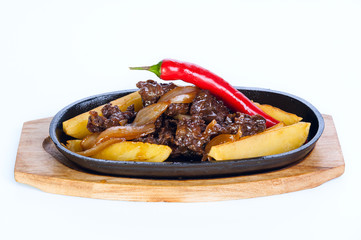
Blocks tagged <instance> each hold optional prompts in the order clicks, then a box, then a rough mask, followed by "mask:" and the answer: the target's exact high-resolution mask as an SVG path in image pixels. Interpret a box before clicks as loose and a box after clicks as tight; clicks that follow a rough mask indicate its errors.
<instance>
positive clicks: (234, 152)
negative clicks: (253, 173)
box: [208, 122, 311, 161]
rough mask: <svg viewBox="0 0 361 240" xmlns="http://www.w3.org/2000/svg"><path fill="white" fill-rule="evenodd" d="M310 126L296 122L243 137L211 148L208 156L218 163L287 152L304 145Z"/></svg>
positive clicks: (309, 124)
mask: <svg viewBox="0 0 361 240" xmlns="http://www.w3.org/2000/svg"><path fill="white" fill-rule="evenodd" d="M310 126H311V123H307V122H298V123H295V124H293V125H289V126H285V127H281V128H276V129H273V130H269V131H264V132H262V133H259V134H256V135H252V136H247V137H243V138H241V139H239V140H238V141H235V142H230V143H224V144H221V145H216V146H213V147H212V148H211V150H210V152H209V154H208V156H210V157H212V158H213V159H215V160H217V161H220V160H232V159H243V158H253V157H261V156H267V155H273V154H279V153H284V152H288V151H291V150H293V149H296V148H298V147H300V146H302V145H303V144H304V143H305V141H306V140H307V136H308V133H309V130H310Z"/></svg>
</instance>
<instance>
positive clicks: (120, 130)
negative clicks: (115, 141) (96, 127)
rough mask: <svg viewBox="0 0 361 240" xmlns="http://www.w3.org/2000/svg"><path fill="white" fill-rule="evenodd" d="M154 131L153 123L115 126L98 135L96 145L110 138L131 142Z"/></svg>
mask: <svg viewBox="0 0 361 240" xmlns="http://www.w3.org/2000/svg"><path fill="white" fill-rule="evenodd" d="M154 131H155V126H154V124H153V123H150V124H147V125H141V126H132V125H127V126H116V127H110V128H108V129H106V130H104V131H103V132H101V133H100V134H99V136H98V137H97V139H96V144H99V143H101V142H105V141H107V140H109V139H112V138H124V139H125V140H133V139H135V138H139V137H143V136H145V135H147V134H149V133H152V132H154Z"/></svg>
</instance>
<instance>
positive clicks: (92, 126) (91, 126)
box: [87, 111, 106, 133]
mask: <svg viewBox="0 0 361 240" xmlns="http://www.w3.org/2000/svg"><path fill="white" fill-rule="evenodd" d="M89 114H90V116H89V118H88V124H87V128H88V130H89V131H90V132H93V133H94V132H102V131H104V130H105V127H104V122H105V120H106V118H105V117H103V116H99V115H98V113H97V112H96V111H90V112H89Z"/></svg>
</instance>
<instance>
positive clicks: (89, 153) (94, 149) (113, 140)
mask: <svg viewBox="0 0 361 240" xmlns="http://www.w3.org/2000/svg"><path fill="white" fill-rule="evenodd" d="M124 141H125V138H111V139H108V140H107V141H104V142H101V143H98V144H96V145H94V146H93V147H92V148H89V149H87V150H85V151H82V152H76V153H77V154H80V155H83V156H86V157H90V156H93V155H95V154H97V153H98V152H100V151H101V150H103V149H105V148H106V147H108V146H110V145H112V144H114V143H118V142H124Z"/></svg>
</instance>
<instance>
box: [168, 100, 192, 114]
mask: <svg viewBox="0 0 361 240" xmlns="http://www.w3.org/2000/svg"><path fill="white" fill-rule="evenodd" d="M189 106H190V104H189V103H172V104H170V105H169V107H168V109H167V110H166V111H165V113H164V114H165V115H166V116H169V117H174V116H177V115H178V114H188V113H189Z"/></svg>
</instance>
